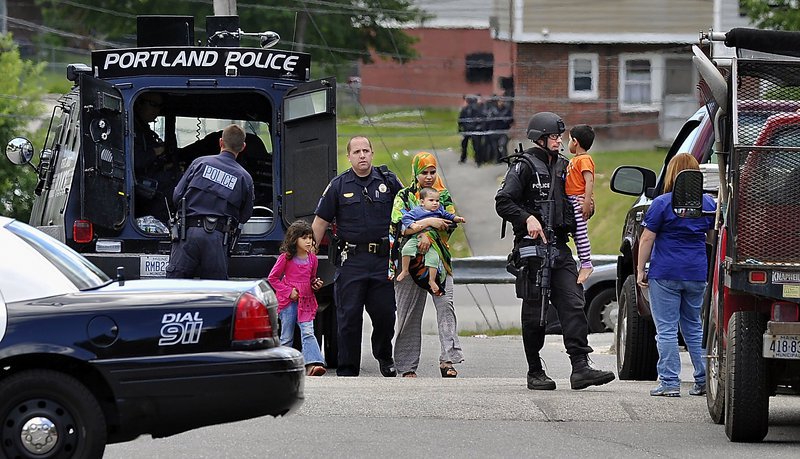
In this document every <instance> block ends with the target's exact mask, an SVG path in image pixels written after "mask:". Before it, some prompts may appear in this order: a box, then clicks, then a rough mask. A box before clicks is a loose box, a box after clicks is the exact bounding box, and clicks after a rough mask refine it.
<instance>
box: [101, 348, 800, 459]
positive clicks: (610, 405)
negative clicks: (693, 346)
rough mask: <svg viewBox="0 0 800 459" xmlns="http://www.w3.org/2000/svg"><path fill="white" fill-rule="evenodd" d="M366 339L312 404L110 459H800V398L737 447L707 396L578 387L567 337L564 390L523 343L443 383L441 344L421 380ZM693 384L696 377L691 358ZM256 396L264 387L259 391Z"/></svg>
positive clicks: (552, 352) (560, 357)
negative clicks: (346, 374)
mask: <svg viewBox="0 0 800 459" xmlns="http://www.w3.org/2000/svg"><path fill="white" fill-rule="evenodd" d="M368 341H369V340H368V339H367V337H366V336H365V347H364V358H363V365H362V366H363V370H362V376H361V377H359V378H337V377H335V376H328V375H326V376H323V377H321V378H307V379H306V386H305V392H306V400H305V403H304V404H303V406H302V407H301V409H300V410H299V411H298V412H297V413H295V414H292V415H289V416H287V417H285V418H277V419H275V418H259V419H255V420H250V421H245V422H239V423H234V424H227V425H222V426H214V427H208V428H204V429H199V430H195V431H191V432H186V433H183V434H180V435H177V436H174V437H170V438H167V439H157V440H153V439H151V438H149V437H141V438H139V439H137V440H135V441H133V442H129V443H123V444H118V445H110V446H109V447H108V449H107V454H106V457H107V458H120V459H127V458H141V457H148V458H152V459H157V458H169V459H180V458H220V457H228V458H261V457H271V456H279V457H321V456H326V457H379V456H387V457H394V456H401V455H402V456H405V455H414V456H422V457H434V456H438V457H600V458H605V457H608V458H611V457H614V458H628V457H630V458H641V457H675V458H679V457H726V458H739V457H783V458H785V457H792V456H796V455H797V454H798V451H800V449H799V448H798V446H800V443H799V442H800V440H799V439H800V397H786V396H783V397H778V398H773V399H771V401H772V407H771V411H770V415H771V420H772V424H773V425H772V427H771V429H770V433H769V435H768V436H767V441H766V442H765V443H762V444H755V445H741V444H732V443H729V442H728V440H727V438H726V437H725V433H724V428H723V427H722V426H718V425H715V424H713V423H712V422H711V421H710V420H709V418H708V415H707V411H706V406H705V398H704V397H690V396H688V395H686V391H688V388H689V383H685V384H684V386H683V390H684V395H683V396H682V397H680V398H677V399H665V398H658V397H650V396H649V395H648V393H647V391H648V390H649V389H650V388H651V387H652V386H653V383H652V382H632V381H614V382H612V383H610V384H608V385H606V386H601V387H596V388H589V389H586V390H583V391H573V390H570V389H569V381H568V376H569V363H568V357H567V356H566V354H565V353H564V350H563V345H562V344H561V338H560V337H559V336H548V338H547V344H546V346H545V350H544V353H543V355H544V356H545V359H546V362H547V368H548V373H549V374H550V375H551V376H552V377H553V378H554V379H555V380H556V383H557V384H558V388H557V390H555V391H552V392H534V391H529V390H527V389H526V388H525V380H524V378H523V377H524V365H523V362H524V357H523V351H522V342H521V339H520V338H519V337H495V338H476V337H467V338H464V339H463V341H462V344H463V347H464V351H465V355H466V358H467V361H466V362H465V363H464V364H462V365H459V366H458V368H459V371H460V372H461V374H460V375H459V377H458V378H456V379H450V380H445V379H442V378H441V377H439V375H438V370H437V368H436V359H437V354H438V341H437V339H436V337H435V336H430V335H425V336H424V337H423V356H422V367H421V368H420V371H419V374H420V377H419V378H417V379H415V380H410V379H404V378H394V379H387V378H381V377H379V376H378V369H377V365H376V364H375V362H374V360H373V359H371V358H368V356H369V349H368V344H366V343H368ZM590 343H591V344H592V346H593V347H594V348H595V350H596V352H595V353H594V354H593V358H594V361H595V363H596V365H597V366H598V367H601V368H605V369H612V368H614V358H615V357H614V356H613V355H611V354H609V353H608V347H609V345H610V343H611V334H610V333H605V334H597V335H591V337H590ZM682 354H683V355H682V358H683V361H684V362H685V364H684V366H683V371H682V374H681V375H682V377H683V378H684V379H685V380H687V381H690V380H691V368H690V366H689V365H688V363H686V362H688V360H689V359H688V356H687V355H686V354H685V353H682ZM253 390H259V388H257V387H254V388H253Z"/></svg>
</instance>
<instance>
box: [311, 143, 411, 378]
mask: <svg viewBox="0 0 800 459" xmlns="http://www.w3.org/2000/svg"><path fill="white" fill-rule="evenodd" d="M372 156H373V152H372V144H371V143H370V141H369V139H367V138H366V137H353V138H352V139H350V141H349V142H348V143H347V159H348V160H349V161H350V164H351V165H352V168H350V169H348V170H347V171H345V172H343V173H341V174H339V175H338V176H337V177H336V178H334V179H333V180H331V183H330V184H329V185H328V188H326V189H325V191H324V192H323V194H322V198H320V200H319V204H318V205H317V210H316V212H315V213H316V217H315V218H314V221H313V223H312V225H311V227H312V229H313V230H314V239H315V240H316V241H317V244H319V242H320V241H321V239H322V237H323V235H324V233H325V230H326V229H327V228H328V225H329V224H330V222H332V221H335V222H336V237H337V239H338V250H339V255H340V256H339V257H338V258H339V260H338V262H337V268H336V275H335V277H334V287H333V288H334V298H335V300H336V318H337V320H338V325H339V330H338V335H339V336H338V338H339V356H338V357H339V366H338V367H337V369H336V374H337V375H338V376H358V373H359V371H360V365H361V334H362V325H363V314H364V309H365V308H366V310H367V313H368V314H369V316H370V319H371V320H372V355H373V356H374V357H375V358H376V359H377V360H378V366H379V368H380V371H381V374H382V375H383V376H386V377H394V376H396V375H397V371H396V370H395V367H394V360H393V359H392V355H393V354H392V337H393V336H394V322H395V310H396V306H395V299H394V286H393V285H392V281H391V280H390V279H389V278H388V269H389V220H390V215H391V212H392V205H393V202H394V196H395V195H396V194H397V192H398V191H399V190H400V189H401V188H402V187H403V185H402V184H401V183H400V181H399V180H398V179H397V176H395V174H394V173H392V172H390V171H389V170H388V169H386V168H385V166H381V167H380V168H377V167H373V166H372ZM332 244H333V242H332Z"/></svg>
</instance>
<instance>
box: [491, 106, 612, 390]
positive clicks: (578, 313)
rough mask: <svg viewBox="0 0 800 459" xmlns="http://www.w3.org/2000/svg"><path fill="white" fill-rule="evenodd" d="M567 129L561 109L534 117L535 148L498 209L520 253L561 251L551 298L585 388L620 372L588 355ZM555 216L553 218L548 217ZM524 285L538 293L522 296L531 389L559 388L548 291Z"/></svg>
mask: <svg viewBox="0 0 800 459" xmlns="http://www.w3.org/2000/svg"><path fill="white" fill-rule="evenodd" d="M564 130H565V126H564V121H563V120H562V119H561V117H559V116H558V115H556V114H555V113H551V112H540V113H536V114H535V115H533V117H531V119H530V122H529V123H528V139H530V140H532V141H533V143H534V145H533V148H530V149H528V150H525V151H524V152H523V153H522V156H521V158H520V159H519V160H518V161H517V162H516V163H514V164H513V165H512V166H511V168H510V169H509V170H508V172H507V173H506V176H505V179H504V180H503V183H502V185H501V186H500V189H499V190H498V191H497V195H496V196H495V209H496V210H497V214H498V215H500V216H501V217H502V218H503V219H504V220H507V221H510V222H511V224H512V226H513V228H514V250H515V253H519V252H520V249H521V248H527V249H528V252H531V250H530V249H531V248H534V249H537V250H534V251H533V252H536V253H538V248H539V247H542V246H544V245H545V244H548V243H551V244H553V245H551V246H550V247H551V248H552V249H554V250H555V251H556V255H555V256H554V257H553V258H552V267H551V270H550V285H549V286H546V287H549V289H550V290H549V291H550V302H551V303H552V306H554V307H555V308H556V311H557V312H558V317H559V319H560V320H561V326H562V330H563V337H564V346H565V347H566V349H567V354H569V358H570V361H571V362H572V374H571V376H570V386H571V387H572V389H584V388H586V387H589V386H599V385H602V384H606V383H609V382H611V381H613V380H614V373H612V372H610V371H601V370H596V369H594V368H592V367H591V366H590V365H589V360H588V354H589V353H590V352H592V348H591V347H590V346H589V341H588V339H587V334H588V333H589V325H588V323H587V321H586V315H585V314H584V312H583V308H584V298H583V287H582V286H581V285H580V284H578V271H577V267H576V263H575V260H574V259H573V258H572V252H571V251H570V249H569V247H568V246H567V240H568V233H570V232H573V233H574V231H575V217H574V215H573V212H572V207H571V206H570V204H569V201H567V196H566V191H565V187H564V183H565V179H566V170H567V164H568V163H569V162H568V161H567V159H566V158H564V157H563V156H561V155H560V154H559V151H560V149H561V135H562V133H563V132H564ZM551 189H552V190H551ZM549 205H552V206H553V209H552V211H551V209H549V208H548V207H547V206H549ZM550 216H552V220H553V221H551V222H547V221H546V219H548V218H550ZM548 223H549V225H548ZM546 227H548V228H552V232H551V235H552V236H553V237H554V239H555V240H554V241H549V240H548V239H547V237H548V236H547V235H546V233H547V231H545V228H546ZM533 258H535V257H533ZM538 261H539V266H538V268H537V269H541V265H542V264H543V262H542V259H541V258H539V259H538ZM528 266H531V265H528ZM533 266H536V265H535V264H534V265H533ZM531 277H534V278H535V277H536V276H531ZM531 277H529V278H531ZM541 277H542V276H541V274H540V275H539V278H541ZM519 280H520V279H518V281H519ZM536 287H542V286H541V285H540V286H536ZM524 290H527V291H528V292H534V294H533V295H531V296H529V297H527V298H523V300H522V343H523V346H524V348H525V357H526V358H527V361H528V374H527V383H528V389H532V390H553V389H555V388H556V383H555V381H553V380H552V379H550V378H549V377H548V376H547V374H545V372H544V369H543V368H542V360H541V358H540V355H539V352H540V351H541V349H542V347H543V346H544V340H545V326H544V325H545V317H546V315H545V311H543V310H542V309H543V308H542V301H541V297H535V296H536V295H535V294H536V293H538V294H539V295H541V294H542V292H541V290H540V289H537V288H526V289H524ZM518 296H520V294H519V291H518Z"/></svg>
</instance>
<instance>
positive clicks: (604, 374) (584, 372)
mask: <svg viewBox="0 0 800 459" xmlns="http://www.w3.org/2000/svg"><path fill="white" fill-rule="evenodd" d="M569 359H570V361H572V374H571V375H570V376H569V385H570V386H571V387H572V388H573V389H575V390H578V389H586V388H587V387H589V386H602V385H603V384H608V383H610V382H611V381H613V380H614V373H612V372H610V371H603V370H595V369H594V368H592V367H591V365H589V356H587V355H586V354H581V355H571V356H569Z"/></svg>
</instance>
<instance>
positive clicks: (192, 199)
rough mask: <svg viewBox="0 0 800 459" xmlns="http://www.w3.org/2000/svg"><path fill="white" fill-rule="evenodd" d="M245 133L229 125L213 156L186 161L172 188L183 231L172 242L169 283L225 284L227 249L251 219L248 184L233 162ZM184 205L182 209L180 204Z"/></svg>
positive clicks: (250, 184)
mask: <svg viewBox="0 0 800 459" xmlns="http://www.w3.org/2000/svg"><path fill="white" fill-rule="evenodd" d="M244 140H245V133H244V131H243V130H242V128H241V127H239V126H237V125H235V124H231V125H230V126H228V127H226V128H225V129H224V130H223V131H222V137H221V138H220V139H219V148H220V152H219V154H217V155H210V156H201V157H199V158H197V159H195V160H194V161H192V163H191V165H189V168H188V169H186V173H185V174H183V177H181V180H180V181H179V182H178V185H177V186H176V187H175V192H174V194H173V201H174V202H175V206H176V208H177V209H178V211H179V212H181V211H182V209H185V214H184V215H182V216H181V218H180V220H179V222H178V224H179V225H181V226H182V227H183V228H182V229H180V230H179V231H177V233H179V234H184V233H185V239H183V236H179V237H178V238H177V240H173V243H172V253H171V254H170V257H169V264H168V265H167V277H169V278H186V279H189V278H193V277H195V276H197V277H200V278H201V279H227V278H228V247H227V246H228V244H230V243H232V240H231V239H232V234H233V232H234V231H235V229H236V228H237V227H238V225H239V224H244V223H245V222H247V220H248V219H249V218H250V216H251V215H252V214H253V193H254V191H253V179H252V177H250V174H249V173H248V172H247V171H246V170H245V169H244V168H243V167H242V166H241V165H239V163H237V162H236V157H237V156H238V155H239V153H241V151H242V150H244V147H245V142H244ZM184 199H185V204H182V203H181V201H182V200H184Z"/></svg>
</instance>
